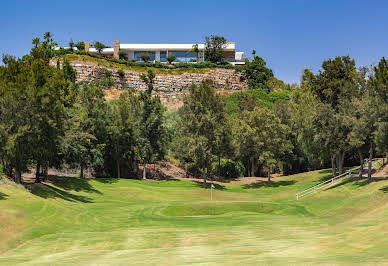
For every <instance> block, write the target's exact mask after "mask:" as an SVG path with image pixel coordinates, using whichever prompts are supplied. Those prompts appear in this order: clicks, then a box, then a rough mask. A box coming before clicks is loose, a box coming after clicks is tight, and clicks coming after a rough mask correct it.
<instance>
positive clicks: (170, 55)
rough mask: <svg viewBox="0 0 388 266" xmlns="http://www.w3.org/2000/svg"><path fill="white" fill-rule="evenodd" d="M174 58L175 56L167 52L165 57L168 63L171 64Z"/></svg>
mask: <svg viewBox="0 0 388 266" xmlns="http://www.w3.org/2000/svg"><path fill="white" fill-rule="evenodd" d="M175 59H176V56H175V55H174V54H173V53H169V54H168V56H167V57H166V60H167V62H168V63H169V64H172V62H174V61H175Z"/></svg>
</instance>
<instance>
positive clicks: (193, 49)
mask: <svg viewBox="0 0 388 266" xmlns="http://www.w3.org/2000/svg"><path fill="white" fill-rule="evenodd" d="M190 52H192V53H195V61H196V62H197V63H198V62H199V48H198V44H194V45H193V48H192V49H191V50H190ZM174 60H175V59H174ZM174 60H172V61H174Z"/></svg>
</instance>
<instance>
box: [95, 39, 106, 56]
mask: <svg viewBox="0 0 388 266" xmlns="http://www.w3.org/2000/svg"><path fill="white" fill-rule="evenodd" d="M93 46H94V48H95V49H96V50H97V52H98V53H99V54H101V52H102V50H103V49H104V48H107V46H106V45H105V44H103V43H101V42H99V41H96V42H94V45H93Z"/></svg>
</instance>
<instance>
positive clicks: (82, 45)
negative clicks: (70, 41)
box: [74, 41, 85, 51]
mask: <svg viewBox="0 0 388 266" xmlns="http://www.w3.org/2000/svg"><path fill="white" fill-rule="evenodd" d="M74 46H75V47H77V49H78V51H85V43H84V42H82V41H81V42H77V43H76V44H75V45H74Z"/></svg>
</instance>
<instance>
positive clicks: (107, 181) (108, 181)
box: [94, 178, 120, 184]
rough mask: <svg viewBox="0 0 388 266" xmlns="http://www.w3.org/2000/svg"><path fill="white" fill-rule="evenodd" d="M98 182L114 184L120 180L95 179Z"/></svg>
mask: <svg viewBox="0 0 388 266" xmlns="http://www.w3.org/2000/svg"><path fill="white" fill-rule="evenodd" d="M94 180H95V181H97V182H100V183H104V184H114V183H117V182H119V180H120V179H118V178H95V179H94Z"/></svg>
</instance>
